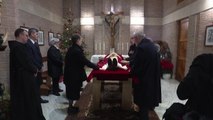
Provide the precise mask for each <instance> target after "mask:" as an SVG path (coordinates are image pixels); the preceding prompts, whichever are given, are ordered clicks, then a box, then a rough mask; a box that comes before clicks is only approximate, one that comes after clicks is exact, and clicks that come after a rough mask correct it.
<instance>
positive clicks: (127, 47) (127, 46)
mask: <svg viewBox="0 0 213 120" xmlns="http://www.w3.org/2000/svg"><path fill="white" fill-rule="evenodd" d="M128 49H129V43H128V42H127V43H126V50H127V51H128Z"/></svg>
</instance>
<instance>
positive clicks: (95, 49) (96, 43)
mask: <svg viewBox="0 0 213 120" xmlns="http://www.w3.org/2000/svg"><path fill="white" fill-rule="evenodd" d="M96 50H97V43H95V51H96Z"/></svg>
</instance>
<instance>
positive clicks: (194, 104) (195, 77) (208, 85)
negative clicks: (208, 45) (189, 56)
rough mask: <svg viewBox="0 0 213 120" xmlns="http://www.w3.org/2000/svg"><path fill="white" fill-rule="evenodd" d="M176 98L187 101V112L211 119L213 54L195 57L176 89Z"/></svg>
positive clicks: (212, 117)
mask: <svg viewBox="0 0 213 120" xmlns="http://www.w3.org/2000/svg"><path fill="white" fill-rule="evenodd" d="M177 95H178V98H179V99H181V100H186V99H188V101H187V103H186V107H187V111H195V112H197V113H199V115H200V117H204V118H209V119H203V120H212V119H213V111H212V108H213V54H202V55H199V56H197V57H196V58H195V59H194V60H193V62H192V65H191V66H190V69H189V72H188V73H187V75H186V77H185V78H184V79H183V81H181V82H180V84H179V86H178V88H177Z"/></svg>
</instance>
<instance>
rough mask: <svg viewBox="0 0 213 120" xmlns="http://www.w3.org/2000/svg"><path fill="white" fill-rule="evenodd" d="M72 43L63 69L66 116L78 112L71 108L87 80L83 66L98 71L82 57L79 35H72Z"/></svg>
mask: <svg viewBox="0 0 213 120" xmlns="http://www.w3.org/2000/svg"><path fill="white" fill-rule="evenodd" d="M72 43H73V44H72V46H71V47H70V48H69V50H68V52H67V54H66V57H65V69H64V83H65V85H66V96H67V98H68V99H69V108H68V114H70V113H76V112H78V111H79V109H78V107H74V106H73V101H74V100H79V98H80V90H81V86H82V83H83V81H84V80H86V79H87V75H86V72H85V69H84V66H85V65H86V66H88V67H90V68H93V69H98V67H97V66H96V65H95V64H93V63H91V62H90V61H89V60H87V58H86V57H85V56H84V52H83V49H82V47H81V44H82V37H81V36H79V35H73V36H72Z"/></svg>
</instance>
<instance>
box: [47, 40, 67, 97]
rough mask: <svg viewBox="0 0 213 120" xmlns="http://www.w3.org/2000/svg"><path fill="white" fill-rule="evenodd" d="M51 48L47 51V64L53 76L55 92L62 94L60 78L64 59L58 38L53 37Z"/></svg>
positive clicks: (53, 89) (55, 93)
mask: <svg viewBox="0 0 213 120" xmlns="http://www.w3.org/2000/svg"><path fill="white" fill-rule="evenodd" d="M49 44H50V48H49V49H48V52H47V66H48V75H49V76H51V77H52V82H53V87H52V91H53V94H54V95H56V96H60V94H59V92H62V90H61V89H59V85H58V82H59V79H60V76H61V75H62V69H63V68H62V67H63V59H62V55H61V52H60V50H59V45H60V41H59V39H58V38H53V39H52V40H51V41H50V42H49Z"/></svg>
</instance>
